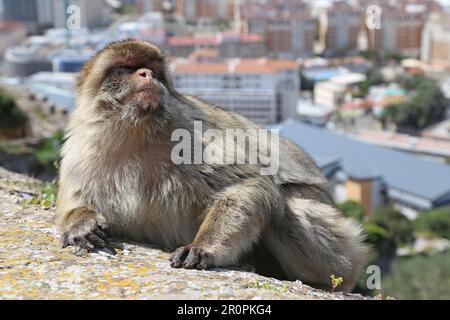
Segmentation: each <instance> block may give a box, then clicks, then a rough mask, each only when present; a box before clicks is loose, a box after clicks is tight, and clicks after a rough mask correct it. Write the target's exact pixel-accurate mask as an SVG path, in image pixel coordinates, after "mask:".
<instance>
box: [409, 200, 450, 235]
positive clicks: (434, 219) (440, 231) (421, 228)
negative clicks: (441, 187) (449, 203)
mask: <svg viewBox="0 0 450 320" xmlns="http://www.w3.org/2000/svg"><path fill="white" fill-rule="evenodd" d="M413 226H414V230H415V231H418V232H426V233H428V234H431V235H434V236H438V237H442V238H447V239H450V208H444V209H436V210H432V211H427V212H422V213H420V215H419V217H418V218H417V219H416V220H415V221H414V224H413Z"/></svg>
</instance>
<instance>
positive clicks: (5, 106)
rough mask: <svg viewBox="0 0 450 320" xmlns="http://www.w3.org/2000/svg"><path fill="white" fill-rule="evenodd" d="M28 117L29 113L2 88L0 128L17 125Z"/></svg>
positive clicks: (0, 90) (0, 93)
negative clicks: (20, 107)
mask: <svg viewBox="0 0 450 320" xmlns="http://www.w3.org/2000/svg"><path fill="white" fill-rule="evenodd" d="M27 119H28V117H27V115H26V114H25V113H24V112H23V111H22V110H21V109H19V108H18V107H17V105H16V101H15V100H14V99H13V98H12V97H11V96H10V95H9V94H7V93H6V92H5V91H4V90H2V89H0V128H14V127H17V126H19V125H21V124H23V123H24V122H25V121H26V120H27Z"/></svg>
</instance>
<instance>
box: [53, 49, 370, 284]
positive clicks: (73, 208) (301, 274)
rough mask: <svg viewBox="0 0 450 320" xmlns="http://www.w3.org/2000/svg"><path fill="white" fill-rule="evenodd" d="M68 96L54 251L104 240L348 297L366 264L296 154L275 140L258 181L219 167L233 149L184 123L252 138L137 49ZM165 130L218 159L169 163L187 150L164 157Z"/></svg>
mask: <svg viewBox="0 0 450 320" xmlns="http://www.w3.org/2000/svg"><path fill="white" fill-rule="evenodd" d="M77 93H78V96H77V106H76V109H75V110H74V112H73V114H72V115H71V119H70V122H69V126H68V130H67V135H66V138H67V140H66V142H65V144H64V147H63V150H62V160H61V165H60V178H59V194H58V203H57V219H56V223H57V226H58V227H59V229H60V231H61V233H62V245H63V246H64V247H65V246H68V245H73V246H78V247H81V248H84V249H87V250H89V251H92V250H96V249H99V248H102V247H104V246H106V245H107V240H108V237H114V238H122V239H129V240H132V241H137V242H144V243H150V244H154V245H157V246H160V247H161V248H163V249H168V250H171V251H174V253H173V255H172V256H171V258H170V263H171V266H172V267H174V268H187V269H191V268H196V269H207V268H211V267H224V266H233V265H244V264H250V265H251V266H252V268H253V270H255V271H256V272H258V273H260V274H263V275H267V276H273V277H277V278H280V279H286V280H296V279H300V280H301V281H303V282H305V283H308V284H311V285H313V286H316V287H321V288H330V276H331V275H332V274H334V275H336V276H341V277H343V278H344V284H343V287H342V289H343V290H351V289H352V288H353V286H354V285H355V283H356V281H357V278H358V276H359V275H360V272H361V270H362V268H363V266H364V263H365V260H366V256H367V247H366V245H365V244H364V236H363V235H362V231H361V228H360V226H358V225H357V224H356V223H355V222H353V221H352V220H350V219H347V218H344V217H343V216H342V214H341V213H340V212H339V211H338V210H337V209H336V207H335V204H334V202H333V200H332V198H331V196H330V193H329V186H328V183H327V181H326V179H325V178H324V176H323V175H322V174H321V172H320V171H319V169H318V168H317V166H316V164H315V163H314V161H313V160H312V159H311V158H310V156H309V155H308V154H306V152H304V151H303V150H302V149H300V148H299V147H297V146H296V145H294V144H293V143H291V142H290V141H287V140H285V139H282V138H280V139H279V143H278V145H277V148H278V150H275V148H274V147H273V146H272V147H271V148H272V149H273V150H270V151H271V153H272V154H273V155H278V156H279V163H278V165H277V170H276V172H274V173H273V174H261V168H262V167H263V166H264V165H262V164H261V163H259V162H257V163H250V162H248V163H247V162H246V163H242V162H240V163H237V162H236V161H235V163H229V162H230V161H226V163H223V162H220V161H219V160H220V159H219V158H220V154H221V152H220V151H224V150H225V149H227V148H228V147H229V144H230V143H232V142H234V140H235V139H233V141H229V140H226V141H223V140H221V139H211V137H208V136H207V135H202V134H198V132H197V133H196V132H194V131H195V130H194V122H201V124H202V130H205V131H206V130H210V129H213V131H214V132H216V133H217V132H219V133H221V132H222V133H224V134H223V136H225V131H226V130H229V129H244V130H248V129H254V130H253V131H252V132H256V133H257V132H258V129H260V128H259V127H258V126H257V125H255V124H253V123H251V122H250V121H248V120H247V119H245V118H243V117H241V116H239V115H237V114H235V113H232V112H227V111H224V110H222V109H221V108H219V107H217V106H214V105H212V104H209V103H206V102H204V101H201V100H200V99H198V98H195V97H192V96H186V95H182V94H180V93H178V92H177V91H176V90H175V89H174V87H173V85H172V84H171V79H170V76H169V74H168V70H167V66H166V63H165V58H164V56H163V54H162V53H161V51H160V50H159V49H158V48H157V47H156V46H154V45H152V44H149V43H146V42H142V41H137V40H124V41H120V42H115V43H112V44H109V45H107V46H106V47H105V48H104V49H103V50H101V51H100V52H98V53H97V54H96V55H95V56H94V57H93V58H92V59H91V60H90V61H88V62H87V63H86V64H85V66H84V67H83V69H82V71H81V72H80V75H79V80H78V83H77ZM176 130H184V132H188V133H192V135H191V137H194V138H193V139H194V140H196V141H193V143H192V146H194V145H199V144H200V145H201V146H206V145H207V144H208V145H209V147H211V146H213V147H214V148H213V149H214V150H215V151H218V152H209V153H208V152H204V153H203V154H202V157H203V159H202V161H200V162H196V161H193V162H191V163H183V162H182V163H175V162H176V161H173V157H174V153H175V154H177V155H178V156H181V157H183V156H184V157H186V156H188V157H194V154H195V152H196V151H195V150H194V149H192V150H191V149H189V150H187V149H184V150H182V151H181V152H180V154H178V153H177V152H174V150H175V149H176V146H177V144H178V143H179V142H180V141H178V140H177V139H175V140H174V137H173V133H174V132H176ZM238 138H239V137H238ZM246 139H247V140H249V141H250V142H251V141H254V140H255V139H256V136H255V135H254V134H248V135H247V137H246ZM247 140H246V141H247ZM233 148H234V147H233ZM237 148H241V147H240V145H238V146H237ZM256 149H260V146H259V145H258V147H257V148H256ZM261 149H263V148H261ZM191 151H192V152H191ZM253 151H254V150H253ZM257 151H259V150H257ZM236 152H237V151H236V150H233V152H231V153H232V155H231V156H234V155H235V154H236ZM249 153H250V152H249ZM222 154H225V156H224V157H228V158H229V157H230V154H229V152H223V153H222ZM245 157H246V159H247V158H248V157H249V155H247V154H246V155H245ZM228 158H227V160H229V159H228Z"/></svg>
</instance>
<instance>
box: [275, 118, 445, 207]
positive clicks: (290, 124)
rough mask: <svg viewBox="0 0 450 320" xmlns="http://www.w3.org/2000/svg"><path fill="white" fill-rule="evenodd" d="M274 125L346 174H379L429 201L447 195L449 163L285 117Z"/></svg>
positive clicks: (389, 183) (392, 186)
mask: <svg viewBox="0 0 450 320" xmlns="http://www.w3.org/2000/svg"><path fill="white" fill-rule="evenodd" d="M274 128H276V129H279V130H280V134H281V135H282V136H284V137H287V138H288V139H290V140H292V141H293V142H295V143H297V144H298V145H300V146H302V147H303V148H304V149H305V150H306V151H307V152H309V153H310V154H311V156H312V157H313V158H314V159H318V158H323V157H338V158H339V159H341V166H342V169H343V170H344V171H345V172H346V173H347V174H349V175H350V176H359V175H360V174H361V173H362V172H366V173H371V174H372V173H379V174H380V175H381V176H382V178H383V180H384V181H385V183H386V184H387V185H388V187H389V188H394V189H397V190H400V191H402V192H406V193H408V194H411V195H415V196H418V197H421V198H424V199H426V200H429V201H433V202H434V201H438V200H439V199H441V198H443V197H445V196H446V195H448V194H450V183H449V182H450V166H448V165H445V164H440V163H437V162H433V161H429V160H424V159H422V158H419V157H417V156H415V155H411V154H408V153H404V152H401V151H395V150H391V149H386V148H382V147H378V146H374V145H370V144H367V143H364V142H360V141H357V140H354V139H352V138H349V137H347V136H345V135H343V134H339V133H335V132H332V131H329V130H327V129H323V128H318V127H314V126H310V125H307V124H304V123H302V122H299V121H296V120H293V119H288V120H286V121H284V122H282V123H281V124H279V125H276V126H274Z"/></svg>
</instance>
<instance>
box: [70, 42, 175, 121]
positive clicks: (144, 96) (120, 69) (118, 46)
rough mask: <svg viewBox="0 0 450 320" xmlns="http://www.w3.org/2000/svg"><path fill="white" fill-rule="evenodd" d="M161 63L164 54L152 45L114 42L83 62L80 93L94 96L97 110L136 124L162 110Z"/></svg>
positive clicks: (163, 82) (163, 83)
mask: <svg viewBox="0 0 450 320" xmlns="http://www.w3.org/2000/svg"><path fill="white" fill-rule="evenodd" d="M164 66H165V64H164V57H163V55H162V54H161V52H160V51H159V50H158V49H157V48H156V47H154V46H152V45H151V44H148V43H145V42H141V41H133V40H128V41H122V42H117V43H113V44H111V45H109V46H108V47H106V48H105V49H103V50H102V51H100V52H99V53H98V54H97V55H96V56H95V57H94V58H93V59H91V61H89V62H88V63H87V64H86V65H85V67H84V68H83V70H82V72H81V74H80V80H79V83H78V88H79V91H80V94H81V96H83V94H88V95H90V96H92V97H95V101H96V103H95V104H94V108H95V109H96V111H99V112H100V113H101V114H103V115H105V116H109V118H110V119H116V120H119V121H128V122H130V123H132V124H137V123H139V122H141V121H143V120H145V119H147V118H148V117H151V116H157V115H158V114H159V113H160V112H161V110H162V109H164V99H163V98H164V95H165V94H166V93H167V91H168V90H167V88H166V87H167V86H168V83H167V77H166V73H165V67H164Z"/></svg>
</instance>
